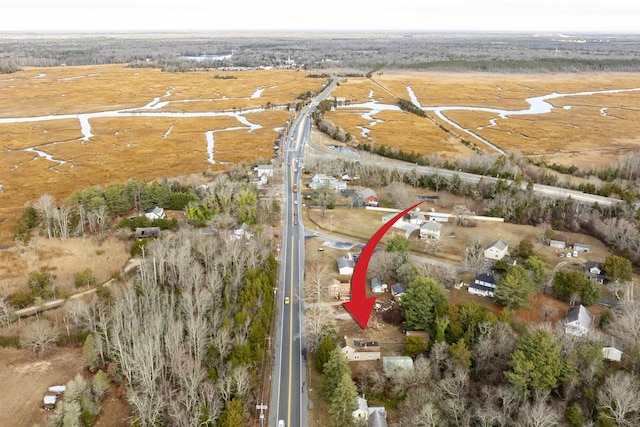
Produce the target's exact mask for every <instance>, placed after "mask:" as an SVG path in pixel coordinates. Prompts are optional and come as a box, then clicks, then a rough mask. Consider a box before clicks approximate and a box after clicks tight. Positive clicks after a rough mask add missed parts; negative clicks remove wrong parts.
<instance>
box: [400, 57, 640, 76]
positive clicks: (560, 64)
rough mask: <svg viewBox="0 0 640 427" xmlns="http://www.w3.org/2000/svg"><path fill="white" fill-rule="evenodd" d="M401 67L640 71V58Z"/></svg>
mask: <svg viewBox="0 0 640 427" xmlns="http://www.w3.org/2000/svg"><path fill="white" fill-rule="evenodd" d="M396 66H397V67H398V68H406V69H411V70H438V71H492V72H512V73H518V72H572V73H573V72H587V71H626V72H629V71H638V70H640V59H628V60H623V59H571V58H539V59H523V60H496V59H486V60H464V59H456V60H448V61H434V62H421V63H408V64H396Z"/></svg>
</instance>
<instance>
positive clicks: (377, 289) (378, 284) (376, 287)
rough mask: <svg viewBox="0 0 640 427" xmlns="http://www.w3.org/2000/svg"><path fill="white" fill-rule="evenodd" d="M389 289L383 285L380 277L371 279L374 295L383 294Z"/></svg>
mask: <svg viewBox="0 0 640 427" xmlns="http://www.w3.org/2000/svg"><path fill="white" fill-rule="evenodd" d="M386 289H387V284H386V283H382V280H380V279H379V278H378V277H374V278H373V279H371V292H373V293H374V294H381V293H383V292H384V291H385V290H386Z"/></svg>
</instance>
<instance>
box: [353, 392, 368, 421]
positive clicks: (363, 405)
mask: <svg viewBox="0 0 640 427" xmlns="http://www.w3.org/2000/svg"><path fill="white" fill-rule="evenodd" d="M357 404H358V408H357V409H355V410H353V411H352V412H351V415H352V416H353V419H354V420H356V422H361V421H362V420H365V421H366V420H367V418H368V417H369V405H368V404H367V400H366V399H365V398H362V397H358V400H357Z"/></svg>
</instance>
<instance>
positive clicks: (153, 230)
mask: <svg viewBox="0 0 640 427" xmlns="http://www.w3.org/2000/svg"><path fill="white" fill-rule="evenodd" d="M151 237H152V238H154V239H157V238H158V237H160V227H137V228H136V239H148V238H151Z"/></svg>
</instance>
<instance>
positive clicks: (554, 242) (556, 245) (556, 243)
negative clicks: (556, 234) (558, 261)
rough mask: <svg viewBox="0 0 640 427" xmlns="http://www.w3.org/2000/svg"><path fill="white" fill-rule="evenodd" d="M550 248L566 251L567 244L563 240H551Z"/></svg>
mask: <svg viewBox="0 0 640 427" xmlns="http://www.w3.org/2000/svg"><path fill="white" fill-rule="evenodd" d="M549 246H550V247H552V248H556V249H565V248H566V247H567V242H563V241H562V240H549Z"/></svg>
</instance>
